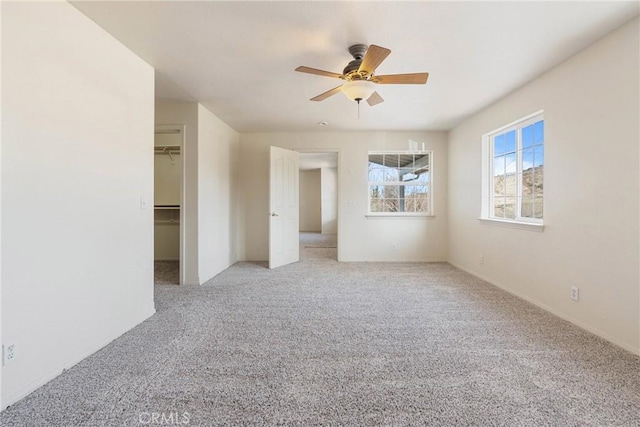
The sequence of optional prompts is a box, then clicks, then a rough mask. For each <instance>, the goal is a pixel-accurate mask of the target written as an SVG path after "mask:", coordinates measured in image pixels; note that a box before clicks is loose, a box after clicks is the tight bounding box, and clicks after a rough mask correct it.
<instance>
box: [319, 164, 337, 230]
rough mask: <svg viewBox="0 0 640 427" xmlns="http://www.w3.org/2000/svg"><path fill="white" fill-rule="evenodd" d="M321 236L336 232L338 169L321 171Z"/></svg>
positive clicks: (323, 169)
mask: <svg viewBox="0 0 640 427" xmlns="http://www.w3.org/2000/svg"><path fill="white" fill-rule="evenodd" d="M320 173H321V177H320V180H321V187H322V189H321V192H322V196H321V197H322V234H336V233H337V232H338V169H337V168H322V169H321V172H320Z"/></svg>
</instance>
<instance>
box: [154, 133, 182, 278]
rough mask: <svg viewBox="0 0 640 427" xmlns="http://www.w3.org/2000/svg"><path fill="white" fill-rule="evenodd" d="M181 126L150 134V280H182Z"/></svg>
mask: <svg viewBox="0 0 640 427" xmlns="http://www.w3.org/2000/svg"><path fill="white" fill-rule="evenodd" d="M184 158H185V156H184V125H157V126H156V128H155V133H154V203H153V205H154V206H153V208H154V233H153V235H154V249H153V252H154V281H155V283H156V284H172V285H180V284H183V283H184V269H183V268H182V267H183V261H184V247H185V245H184V236H185V233H184V221H183V218H184V206H185V204H184V172H183V171H184V169H185V168H184Z"/></svg>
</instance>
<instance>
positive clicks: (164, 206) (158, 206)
mask: <svg viewBox="0 0 640 427" xmlns="http://www.w3.org/2000/svg"><path fill="white" fill-rule="evenodd" d="M153 209H180V205H155V206H154V207H153Z"/></svg>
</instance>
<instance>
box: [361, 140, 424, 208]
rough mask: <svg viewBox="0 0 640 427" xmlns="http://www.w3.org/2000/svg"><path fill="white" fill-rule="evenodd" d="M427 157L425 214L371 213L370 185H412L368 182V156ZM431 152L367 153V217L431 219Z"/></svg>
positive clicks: (400, 182)
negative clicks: (426, 209) (426, 207)
mask: <svg viewBox="0 0 640 427" xmlns="http://www.w3.org/2000/svg"><path fill="white" fill-rule="evenodd" d="M383 154H384V155H403V154H404V155H409V154H410V155H427V156H428V158H429V162H428V172H427V173H428V174H429V180H428V183H427V184H426V186H427V187H428V197H427V205H428V208H429V210H428V211H427V212H372V211H371V186H372V185H402V186H410V185H412V184H410V183H407V182H402V181H384V182H378V181H369V169H368V164H369V156H371V155H383ZM433 163H434V162H433V150H371V151H368V152H367V214H366V216H367V217H393V218H402V217H405V218H407V217H433V216H434V206H433Z"/></svg>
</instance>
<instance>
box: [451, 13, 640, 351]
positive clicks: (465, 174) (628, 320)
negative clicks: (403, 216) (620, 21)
mask: <svg viewBox="0 0 640 427" xmlns="http://www.w3.org/2000/svg"><path fill="white" fill-rule="evenodd" d="M638 32H639V29H638V19H636V20H635V21H633V22H632V23H629V24H628V25H626V26H624V27H622V28H621V29H619V30H617V31H615V32H613V33H612V34H610V35H609V36H607V37H605V38H604V39H602V40H601V41H599V42H597V43H595V44H594V45H592V46H590V47H588V48H587V49H585V50H584V51H582V52H580V53H579V54H577V55H576V56H574V57H572V58H571V59H569V60H567V61H566V62H564V63H563V64H561V65H559V66H558V67H556V68H554V69H552V70H551V71H549V72H547V73H546V74H544V75H542V76H541V77H539V78H538V79H536V80H534V81H532V82H531V83H529V84H527V85H526V86H524V87H522V88H521V89H519V90H517V91H516V92H514V93H512V94H510V95H509V96H507V97H505V98H504V99H502V100H500V101H499V102H497V103H495V104H494V105H492V106H490V107H488V108H487V109H485V110H484V111H482V112H480V113H478V114H476V115H474V116H473V117H471V118H469V119H468V120H466V121H465V122H464V123H462V124H461V125H459V126H457V127H456V128H455V129H453V130H452V131H451V132H450V138H449V144H450V147H449V184H450V185H449V214H450V216H449V225H450V228H449V261H450V262H451V263H453V264H455V265H457V266H459V267H461V268H463V269H465V270H468V271H470V272H472V273H474V274H476V275H478V276H480V277H483V278H486V279H487V280H489V281H490V282H492V283H494V284H496V285H498V286H500V287H502V288H504V289H507V290H508V291H510V292H512V293H514V294H516V295H519V296H521V297H523V298H525V299H527V300H529V301H532V302H534V303H535V304H537V305H540V306H542V307H544V308H546V309H548V310H549V311H551V312H553V313H556V314H557V315H559V316H561V317H563V318H565V319H568V320H570V321H572V322H574V323H576V324H578V325H581V326H582V327H584V328H586V329H588V330H590V331H593V332H595V333H597V334H599V335H601V336H603V337H605V338H607V339H608V340H610V341H612V342H614V343H617V344H619V345H620V346H623V347H625V348H626V349H629V350H631V351H634V352H636V353H638V352H639V351H640V343H639V340H640V314H639V313H640V310H639V299H640V295H639V288H640V280H639V271H640V265H639V259H640V249H639V225H638V218H639V193H640V189H639V159H638V156H639V150H638V146H639V140H640V135H639V128H640V121H639V117H640V111H639V107H638V93H639V92H640V87H639V75H638V70H639V61H638V51H639V43H638ZM541 109H543V110H544V118H545V129H546V130H545V132H546V135H545V177H544V185H545V207H544V222H545V229H544V232H542V233H536V232H530V231H525V230H517V229H510V228H503V227H497V226H492V225H487V224H483V223H479V222H478V220H477V218H478V217H479V216H480V196H481V194H480V184H481V181H480V177H481V171H480V168H481V160H482V159H481V136H482V134H484V133H486V132H488V131H491V130H493V129H496V128H498V127H500V126H501V125H504V124H506V123H509V122H512V121H513V120H515V119H518V118H520V117H523V116H525V115H527V114H530V113H533V112H535V111H537V110H541ZM480 255H483V256H484V264H483V265H480V263H479V257H480ZM571 285H576V286H579V288H580V301H579V302H577V303H576V302H573V301H571V299H570V297H569V296H570V292H569V289H570V286H571Z"/></svg>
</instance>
